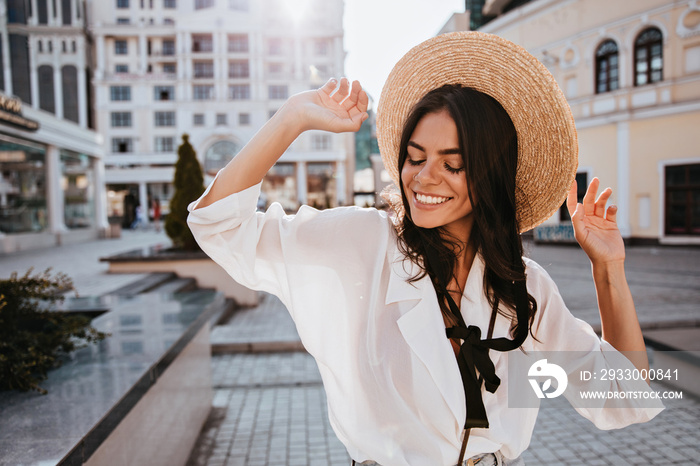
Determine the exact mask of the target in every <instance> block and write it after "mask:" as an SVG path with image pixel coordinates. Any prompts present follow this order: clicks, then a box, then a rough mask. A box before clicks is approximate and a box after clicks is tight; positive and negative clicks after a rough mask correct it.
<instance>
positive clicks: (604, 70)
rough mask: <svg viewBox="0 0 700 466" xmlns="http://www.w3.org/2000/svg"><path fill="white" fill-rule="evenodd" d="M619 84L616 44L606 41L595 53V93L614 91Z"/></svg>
mask: <svg viewBox="0 0 700 466" xmlns="http://www.w3.org/2000/svg"><path fill="white" fill-rule="evenodd" d="M619 83H620V73H619V66H618V50H617V44H616V43H615V41H614V40H606V41H605V42H603V43H602V44H600V47H598V50H596V52H595V92H596V94H602V93H603V92H609V91H614V90H615V89H617V88H618V87H619Z"/></svg>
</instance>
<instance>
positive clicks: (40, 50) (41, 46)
mask: <svg viewBox="0 0 700 466" xmlns="http://www.w3.org/2000/svg"><path fill="white" fill-rule="evenodd" d="M37 45H38V46H39V53H41V52H43V51H44V44H43V43H42V42H41V41H38V42H37Z"/></svg>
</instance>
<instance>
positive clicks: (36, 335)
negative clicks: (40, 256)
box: [0, 269, 107, 393]
mask: <svg viewBox="0 0 700 466" xmlns="http://www.w3.org/2000/svg"><path fill="white" fill-rule="evenodd" d="M31 272H32V269H29V270H28V271H27V273H26V274H25V275H24V276H23V277H18V276H17V273H16V272H15V273H13V274H12V276H11V277H10V278H9V279H4V280H0V390H22V391H27V390H37V391H39V392H41V393H46V390H44V389H43V388H41V387H39V382H41V381H42V380H45V379H46V377H47V372H48V371H49V370H50V369H52V368H54V367H58V366H60V365H61V359H60V356H61V355H62V354H68V353H70V352H71V351H73V350H75V349H78V348H81V347H83V346H85V345H86V344H87V343H94V342H97V341H99V340H102V339H104V338H105V337H106V336H107V334H105V333H102V332H98V331H97V330H95V329H94V328H93V327H92V326H90V319H89V318H88V317H86V316H84V315H76V314H69V313H64V312H57V311H52V310H50V309H51V308H52V307H54V306H55V305H56V303H57V302H61V301H63V295H62V294H61V293H63V292H66V291H70V290H73V282H72V281H71V279H70V278H68V276H67V275H65V274H62V273H58V274H56V275H55V276H53V277H52V276H51V274H50V269H47V270H46V271H44V272H43V273H42V274H37V275H35V276H30V274H31Z"/></svg>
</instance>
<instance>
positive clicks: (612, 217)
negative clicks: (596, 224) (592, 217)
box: [605, 205, 617, 222]
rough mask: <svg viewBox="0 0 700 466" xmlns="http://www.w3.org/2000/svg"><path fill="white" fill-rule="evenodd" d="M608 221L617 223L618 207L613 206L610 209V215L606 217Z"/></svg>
mask: <svg viewBox="0 0 700 466" xmlns="http://www.w3.org/2000/svg"><path fill="white" fill-rule="evenodd" d="M605 219H606V220H610V221H611V222H616V221H617V206H616V205H611V206H610V207H608V213H607V215H606V216H605Z"/></svg>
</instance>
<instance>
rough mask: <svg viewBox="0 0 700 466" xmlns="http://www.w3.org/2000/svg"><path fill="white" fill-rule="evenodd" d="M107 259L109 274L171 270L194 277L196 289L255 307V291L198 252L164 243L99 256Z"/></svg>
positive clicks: (184, 275) (256, 296)
mask: <svg viewBox="0 0 700 466" xmlns="http://www.w3.org/2000/svg"><path fill="white" fill-rule="evenodd" d="M100 261H101V262H109V272H110V273H156V272H172V273H175V274H176V275H177V276H178V277H183V278H194V279H195V280H196V281H197V286H198V287H199V288H212V289H215V290H216V291H219V292H221V293H223V294H224V296H226V297H227V298H231V299H233V300H234V301H235V302H236V304H237V305H239V306H245V307H249V306H257V304H258V293H257V292H256V291H253V290H250V289H248V288H246V287H244V286H243V285H240V284H238V283H236V282H235V281H234V280H233V278H231V276H230V275H229V274H228V273H226V271H225V270H224V269H222V268H221V267H220V266H219V265H218V264H217V263H216V262H214V261H213V260H211V259H210V258H209V256H207V255H206V254H204V253H203V252H201V251H197V252H191V251H178V250H173V249H170V248H167V247H165V246H163V245H158V246H153V247H150V248H143V249H134V250H132V251H128V252H125V253H121V254H116V255H114V256H109V257H103V258H100Z"/></svg>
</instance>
